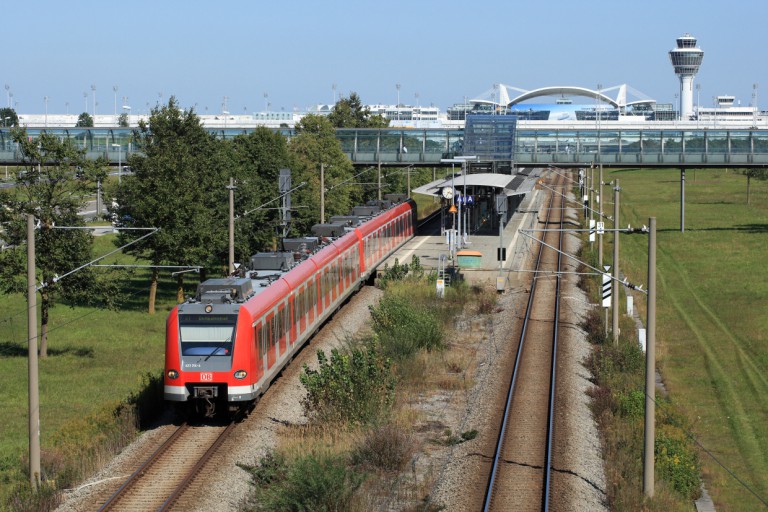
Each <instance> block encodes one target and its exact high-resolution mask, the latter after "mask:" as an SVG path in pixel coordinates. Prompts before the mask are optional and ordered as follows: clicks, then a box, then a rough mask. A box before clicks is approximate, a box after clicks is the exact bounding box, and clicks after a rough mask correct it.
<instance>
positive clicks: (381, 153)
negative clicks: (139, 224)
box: [0, 115, 768, 165]
mask: <svg viewBox="0 0 768 512" xmlns="http://www.w3.org/2000/svg"><path fill="white" fill-rule="evenodd" d="M250 131H252V130H250V129H243V128H231V129H210V130H209V132H210V133H211V134H213V135H214V136H216V137H218V138H223V139H232V138H234V137H236V136H237V135H242V134H246V133H249V132H250ZM276 131H278V132H280V133H282V134H283V135H284V136H286V137H288V138H290V137H292V136H293V133H294V132H293V130H292V129H290V128H280V129H276ZM43 132H46V133H49V134H53V135H54V136H56V137H58V138H60V139H69V140H72V141H73V142H74V143H75V145H76V146H77V147H79V148H81V149H85V151H86V153H87V156H88V157H89V158H97V157H105V158H107V159H109V160H110V161H111V162H113V163H117V162H118V158H122V161H123V162H125V161H126V159H127V156H128V155H130V154H131V153H133V152H135V151H136V150H137V149H136V145H135V142H134V139H133V130H132V129H130V128H111V129H108V128H49V129H42V128H41V129H28V130H27V134H28V135H29V136H30V137H33V138H34V137H37V136H38V135H39V134H40V133H43ZM336 136H337V138H338V140H339V142H340V144H341V148H342V151H343V152H344V153H345V154H346V155H347V156H348V157H349V158H350V160H352V162H353V163H356V164H361V165H371V164H376V163H378V162H382V163H384V164H387V163H405V164H409V163H413V164H423V165H430V164H435V165H437V164H439V163H440V160H441V159H444V158H453V157H455V156H458V155H477V156H478V157H479V159H480V160H481V161H482V160H485V161H512V162H516V163H518V164H521V165H526V164H544V165H546V164H549V163H582V164H583V163H590V162H594V163H607V164H628V165H638V164H645V165H653V164H668V165H671V164H675V163H680V164H688V163H690V164H694V165H695V164H697V163H700V164H703V163H710V164H724V165H725V164H728V163H735V164H739V163H743V164H763V165H764V164H768V130H745V129H739V130H728V129H716V130H712V129H700V130H680V129H671V130H662V129H658V128H654V127H649V129H644V128H641V127H631V128H628V129H626V130H615V129H600V130H598V129H595V128H585V129H574V128H570V129H547V128H539V127H537V128H535V129H532V128H525V127H524V128H522V129H518V124H517V120H516V119H515V116H492V115H470V116H467V127H466V128H465V129H444V130H441V129H405V128H392V129H373V128H369V129H339V130H337V131H336ZM20 160H21V155H20V153H19V151H18V148H17V147H16V144H15V143H14V142H13V141H12V140H11V133H10V129H5V128H0V163H8V164H12V163H15V162H19V161H20Z"/></svg>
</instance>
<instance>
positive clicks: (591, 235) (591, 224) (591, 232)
mask: <svg viewBox="0 0 768 512" xmlns="http://www.w3.org/2000/svg"><path fill="white" fill-rule="evenodd" d="M589 241H590V242H594V241H595V219H589Z"/></svg>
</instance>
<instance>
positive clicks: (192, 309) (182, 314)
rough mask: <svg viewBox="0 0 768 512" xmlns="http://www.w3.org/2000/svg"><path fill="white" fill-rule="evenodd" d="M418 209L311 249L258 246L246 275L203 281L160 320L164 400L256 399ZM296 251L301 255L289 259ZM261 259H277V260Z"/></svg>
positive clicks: (200, 403) (230, 402)
mask: <svg viewBox="0 0 768 512" xmlns="http://www.w3.org/2000/svg"><path fill="white" fill-rule="evenodd" d="M415 218H416V217H415V205H414V203H413V202H412V201H410V200H409V201H403V202H402V203H400V204H397V205H396V206H394V207H392V208H389V209H388V210H385V211H383V212H381V213H379V214H378V215H375V216H373V217H372V218H370V219H368V220H365V221H363V222H361V223H359V225H357V226H354V227H351V228H350V229H346V228H345V229H346V233H345V234H343V236H340V237H338V238H336V239H334V240H332V241H330V242H329V243H327V244H326V245H324V246H322V247H320V248H319V249H318V250H316V251H315V252H314V253H313V254H309V255H303V254H300V253H298V252H296V253H290V252H289V253H285V254H277V253H275V254H272V253H270V254H261V256H265V257H263V258H258V259H257V258H256V256H257V255H255V256H254V257H252V259H251V260H252V261H251V267H252V268H251V269H250V270H249V271H248V272H247V275H246V276H245V277H239V278H237V277H230V278H223V279H209V280H207V281H205V282H204V283H201V284H200V285H199V287H198V291H197V294H196V296H195V298H194V299H190V300H188V301H187V302H185V303H183V304H179V305H178V306H177V307H175V308H174V309H173V311H172V312H171V314H170V315H169V317H168V320H167V323H166V353H165V376H164V396H165V399H166V400H168V401H171V402H184V403H189V404H191V405H193V406H194V408H195V410H196V411H197V412H198V413H200V414H204V415H212V414H214V412H215V411H217V410H220V409H221V408H222V407H224V406H226V407H227V408H228V409H231V408H234V407H236V406H237V404H238V403H242V402H244V401H251V400H254V399H256V398H258V397H259V396H260V395H261V394H263V393H264V392H265V391H266V390H267V388H268V387H269V385H270V383H271V382H272V381H273V380H274V378H275V377H276V376H277V375H278V373H279V372H280V371H281V370H282V369H283V368H284V367H285V366H286V365H287V364H288V363H289V362H290V361H291V359H292V358H293V357H294V355H295V354H296V352H297V351H298V350H300V349H301V347H302V345H303V344H304V343H305V342H306V341H307V339H309V337H310V336H312V334H313V333H314V332H315V331H316V330H317V329H318V327H319V326H320V325H321V324H322V323H323V322H325V321H326V320H327V319H328V318H329V317H330V316H331V315H332V314H333V313H334V312H335V311H336V310H337V309H338V308H339V307H340V306H341V304H342V303H343V302H344V301H345V300H346V299H347V298H348V297H349V296H350V295H351V294H352V293H354V292H355V291H356V290H357V289H358V288H359V287H360V286H361V284H362V283H363V281H365V280H366V279H368V278H369V277H370V276H371V274H372V272H373V271H374V270H375V268H376V266H377V265H379V264H380V263H381V262H382V261H383V260H384V259H385V258H386V257H387V256H388V255H389V254H391V253H392V252H393V251H394V250H396V249H397V248H398V247H399V246H400V245H402V244H403V243H405V242H406V241H407V240H408V239H410V238H411V237H412V236H413V234H414V225H413V223H414V221H415ZM294 256H295V257H296V258H298V259H299V262H298V263H297V264H295V265H293V266H292V268H287V267H288V265H287V262H288V261H289V260H290V261H292V260H293V258H294ZM304 256H306V257H304ZM257 260H258V261H260V262H263V261H269V260H274V263H275V266H276V268H273V269H265V268H264V266H263V265H262V264H259V263H256V261H257Z"/></svg>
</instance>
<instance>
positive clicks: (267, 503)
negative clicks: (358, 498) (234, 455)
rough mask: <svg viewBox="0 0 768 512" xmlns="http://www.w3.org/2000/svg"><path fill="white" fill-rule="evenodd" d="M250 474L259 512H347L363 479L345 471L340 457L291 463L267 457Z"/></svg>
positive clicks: (315, 457)
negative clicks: (333, 511) (343, 511)
mask: <svg viewBox="0 0 768 512" xmlns="http://www.w3.org/2000/svg"><path fill="white" fill-rule="evenodd" d="M246 469H247V470H248V471H250V473H251V476H252V479H253V483H254V494H253V497H252V500H251V501H250V503H249V505H250V507H251V510H258V511H265V512H268V511H279V512H284V511H306V510H324V511H330V510H348V509H349V508H350V504H351V501H352V496H353V495H354V493H355V491H356V490H357V488H358V487H360V484H361V483H362V482H363V479H364V478H365V476H364V475H362V474H358V473H355V472H353V471H351V470H350V469H348V468H347V466H346V464H345V462H344V459H343V458H342V457H340V456H335V455H328V454H319V453H309V454H307V455H304V456H301V457H299V458H297V459H295V460H293V461H291V462H288V461H287V460H286V459H285V457H283V456H282V455H274V454H268V455H267V456H266V457H264V458H262V459H261V460H260V462H259V465H258V466H257V467H250V468H246Z"/></svg>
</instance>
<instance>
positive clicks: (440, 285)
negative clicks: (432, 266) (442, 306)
mask: <svg viewBox="0 0 768 512" xmlns="http://www.w3.org/2000/svg"><path fill="white" fill-rule="evenodd" d="M437 297H438V298H439V299H442V298H445V280H444V279H438V280H437Z"/></svg>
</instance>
